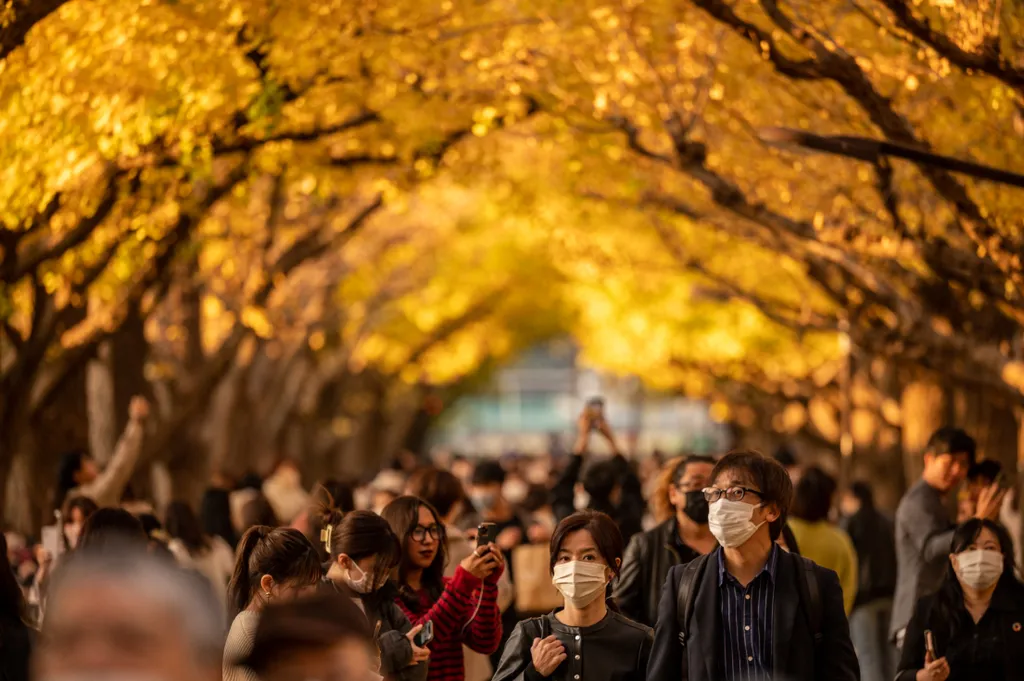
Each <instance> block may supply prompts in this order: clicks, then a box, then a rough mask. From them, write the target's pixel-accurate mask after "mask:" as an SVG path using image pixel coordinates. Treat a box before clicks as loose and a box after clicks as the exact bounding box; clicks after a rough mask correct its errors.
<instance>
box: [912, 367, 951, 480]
mask: <svg viewBox="0 0 1024 681" xmlns="http://www.w3.org/2000/svg"><path fill="white" fill-rule="evenodd" d="M900 411H901V412H902V418H903V433H902V437H903V470H904V475H905V478H906V480H907V481H908V482H909V481H912V480H917V479H918V478H919V477H921V471H922V470H923V469H924V462H923V459H922V455H923V454H924V448H925V446H926V445H927V444H928V438H930V437H931V436H932V433H934V432H935V431H936V430H938V429H939V428H941V427H942V426H944V425H946V424H947V423H949V415H950V411H951V400H950V399H949V396H948V393H947V391H946V389H945V387H944V386H943V385H942V384H941V383H940V382H939V380H938V379H937V378H936V377H934V376H924V375H922V376H919V377H917V378H916V379H915V380H912V381H911V382H910V383H908V384H907V385H906V386H904V388H903V391H902V394H901V396H900Z"/></svg>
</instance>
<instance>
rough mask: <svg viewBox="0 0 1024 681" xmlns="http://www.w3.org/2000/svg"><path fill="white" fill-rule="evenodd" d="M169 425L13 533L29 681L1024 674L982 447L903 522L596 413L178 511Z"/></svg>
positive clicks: (1000, 488)
mask: <svg viewBox="0 0 1024 681" xmlns="http://www.w3.org/2000/svg"><path fill="white" fill-rule="evenodd" d="M147 414H148V407H147V405H146V403H145V402H144V401H143V400H136V401H133V403H132V406H131V419H130V423H129V426H128V428H127V429H126V431H125V433H124V435H123V436H122V438H121V441H120V442H119V444H118V447H117V450H116V452H115V454H114V457H113V458H112V460H111V461H110V463H109V464H108V465H107V466H106V467H105V468H104V469H103V470H102V471H101V470H100V469H99V467H98V466H97V465H96V463H95V462H94V461H93V460H92V458H91V457H90V456H89V455H88V454H87V453H86V452H73V453H69V454H68V455H66V456H65V457H64V460H63V461H62V462H61V466H60V471H59V477H58V481H57V485H56V489H55V497H56V500H57V505H58V509H59V512H58V514H57V515H56V518H57V522H56V523H55V524H53V525H51V526H48V527H45V528H43V530H42V532H41V535H40V537H38V538H29V537H24V536H21V535H18V534H17V533H13V532H7V533H6V534H5V535H4V539H3V543H4V546H3V549H4V550H3V551H2V554H3V555H4V559H5V560H6V561H7V566H6V569H4V570H3V571H2V573H3V574H2V584H0V590H2V591H3V612H2V613H0V615H2V622H0V655H2V668H0V674H2V678H3V679H4V681H22V680H24V679H29V678H34V679H40V680H43V681H100V680H102V679H116V680H123V681H128V680H129V679H141V678H145V679H152V680H153V681H179V680H180V681H185V680H186V679H188V680H189V681H193V680H199V679H206V680H209V681H212V680H213V679H215V678H221V679H223V681H278V680H280V681H284V680H285V679H288V680H293V679H321V680H323V681H327V680H341V679H352V680H354V681H364V680H365V681H371V680H377V679H398V680H402V681H424V680H425V679H426V680H429V681H462V680H463V679H465V680H466V681H485V680H486V679H492V678H493V679H500V680H501V681H512V680H515V681H527V680H529V681H537V680H538V679H544V678H553V679H559V680H562V679H565V680H572V681H579V680H580V679H587V680H588V681H590V680H592V681H604V680H606V679H607V680H611V679H647V678H650V679H659V680H660V679H665V680H666V681H667V680H668V679H676V678H679V677H680V675H681V676H682V678H684V679H699V678H700V679H708V680H709V681H710V680H711V679H726V680H727V681H732V680H733V679H737V680H738V679H772V678H786V679H794V680H797V679H807V680H812V679H815V680H817V679H820V680H821V681H825V679H828V680H829V681H832V680H833V679H849V680H852V679H857V678H864V679H865V680H866V681H880V680H882V679H892V678H894V677H897V678H899V679H904V680H909V679H915V680H916V681H945V680H946V679H949V678H952V679H954V681H956V680H958V679H967V678H984V679H1024V633H1022V632H1021V624H1022V622H1024V587H1022V586H1021V583H1020V582H1019V581H1018V578H1019V573H1018V572H1017V568H1018V566H1019V565H1020V564H1021V556H1020V544H1019V539H1020V514H1019V511H1017V510H1015V505H1016V502H1015V501H1014V500H1013V499H1011V498H1010V496H1009V495H1008V494H1007V488H1008V486H1007V485H1006V483H1005V479H1004V476H1003V475H1002V471H1001V470H1000V468H999V466H998V464H997V463H995V462H992V461H976V460H975V459H976V456H975V446H974V442H973V440H971V438H970V437H969V436H968V435H967V434H966V433H965V432H963V431H960V430H956V429H943V430H940V431H939V432H937V433H936V434H935V436H934V437H933V438H932V440H931V441H930V442H929V445H928V448H927V451H926V452H925V455H924V464H925V465H924V473H923V474H922V477H921V479H920V480H919V481H917V482H916V483H915V484H914V485H912V486H911V488H910V489H909V490H908V491H907V493H906V495H905V496H904V498H903V499H902V501H901V503H900V505H899V509H898V511H897V512H896V514H895V517H894V518H891V517H890V516H888V515H886V514H885V513H883V512H882V511H881V510H879V509H878V508H877V507H876V505H875V503H874V498H873V494H872V489H871V486H870V485H869V484H868V483H866V482H863V481H852V482H851V483H850V484H848V485H846V486H845V487H844V488H843V489H842V490H840V489H839V486H838V485H837V482H836V480H835V479H834V478H833V477H832V476H830V475H829V474H828V473H827V472H825V471H824V470H822V469H821V468H818V467H815V466H806V465H802V463H801V462H800V461H799V460H798V459H797V458H796V457H795V456H794V455H793V454H792V453H791V452H789V451H788V450H785V449H783V450H780V451H778V452H776V453H775V455H774V456H773V457H767V456H763V455H761V454H758V453H756V452H734V453H730V454H728V455H725V456H723V457H709V456H696V455H692V456H685V457H678V458H674V459H670V460H667V461H666V460H664V457H662V456H660V455H654V456H650V457H646V458H645V459H643V460H642V461H636V460H631V459H629V458H627V457H626V456H624V455H623V454H622V453H621V452H620V450H619V449H618V445H617V441H616V437H615V434H614V433H613V432H612V430H611V429H610V427H609V426H608V423H607V422H606V421H605V420H604V418H603V417H602V415H601V414H600V413H599V412H598V413H595V412H594V411H593V410H591V409H589V408H588V409H585V410H584V412H583V414H581V416H580V419H579V421H578V423H577V439H576V442H575V443H574V446H573V449H572V452H571V453H567V454H565V455H562V456H560V457H559V456H539V457H528V456H507V457H502V458H501V459H498V460H490V459H480V460H475V459H470V458H466V457H462V456H455V455H446V456H441V457H438V458H437V459H436V460H433V461H430V462H426V461H421V460H418V459H417V458H416V457H413V456H403V457H401V459H400V460H399V461H397V462H395V463H394V464H393V465H390V466H388V467H387V468H386V469H384V470H382V471H379V472H378V473H377V474H376V475H375V476H374V477H373V478H372V479H368V480H365V481H357V482H349V481H343V480H323V481H319V482H317V483H316V484H307V481H304V480H303V479H302V476H301V474H300V470H299V467H298V466H297V465H296V464H295V463H294V462H291V461H281V462H279V463H278V464H277V465H276V466H275V468H274V470H273V471H272V472H271V473H270V475H268V476H267V477H265V478H259V477H257V476H255V475H249V476H247V477H245V478H243V479H241V480H238V481H231V480H228V479H227V478H226V477H224V476H215V478H214V480H213V481H212V484H211V485H210V487H209V489H207V490H206V492H205V494H204V495H203V497H202V499H201V502H200V503H199V504H198V506H196V507H193V506H192V505H190V504H189V503H186V502H184V501H173V502H171V503H169V504H167V505H166V507H164V508H160V509H155V508H154V507H153V505H152V504H151V503H146V502H145V501H139V500H131V501H127V500H126V492H127V487H128V481H129V480H130V478H131V476H132V473H133V470H134V467H135V463H136V461H137V460H138V450H139V448H140V447H141V440H142V433H143V430H144V425H145V421H146V418H147ZM594 439H600V440H602V441H604V443H605V446H604V448H605V449H606V450H607V451H608V452H609V453H608V454H606V455H601V456H598V455H594V454H592V453H591V452H592V451H593V447H592V444H593V440H594Z"/></svg>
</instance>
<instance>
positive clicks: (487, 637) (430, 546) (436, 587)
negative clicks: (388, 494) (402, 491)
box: [381, 496, 505, 681]
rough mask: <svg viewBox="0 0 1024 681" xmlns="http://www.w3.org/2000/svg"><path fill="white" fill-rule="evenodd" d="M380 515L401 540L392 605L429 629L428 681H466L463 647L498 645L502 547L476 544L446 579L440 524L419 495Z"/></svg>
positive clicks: (405, 498) (402, 499) (396, 502)
mask: <svg viewBox="0 0 1024 681" xmlns="http://www.w3.org/2000/svg"><path fill="white" fill-rule="evenodd" d="M381 516H382V517H383V518H384V519H385V520H386V521H388V524H389V525H390V526H391V530H392V531H393V532H394V533H395V535H396V536H398V538H399V541H400V542H401V559H400V560H399V562H398V568H397V573H395V572H393V574H394V577H393V582H394V586H396V587H397V589H398V596H397V598H396V599H395V602H396V603H397V604H398V607H400V608H401V609H402V611H403V612H404V613H405V615H406V617H408V618H409V621H410V622H411V623H412V624H413V626H417V625H421V624H422V625H424V627H425V629H432V633H433V640H431V641H429V643H427V645H428V646H429V648H430V669H429V671H428V673H427V679H428V681H464V679H465V665H464V660H463V653H462V645H463V644H465V645H466V646H467V647H469V649H470V650H473V651H474V652H478V653H482V654H484V655H490V654H491V653H493V652H494V651H495V650H497V648H498V644H499V643H500V641H501V615H500V612H499V610H498V587H497V583H498V578H499V577H500V576H501V574H502V572H503V571H504V569H505V559H504V557H503V556H502V553H501V549H499V548H498V547H497V546H496V545H495V544H494V543H493V542H491V543H487V544H485V545H483V546H478V547H477V548H476V550H475V551H474V552H473V553H471V554H469V555H468V556H466V558H465V559H463V561H462V562H461V563H460V564H459V567H458V568H457V569H456V570H455V575H454V576H453V577H452V578H451V579H447V578H445V577H444V566H445V560H446V555H447V541H446V537H445V531H444V525H443V524H442V523H441V518H440V516H439V515H438V513H437V511H435V510H434V508H433V507H432V506H431V505H430V504H428V503H427V502H426V501H423V500H422V499H419V498H417V497H410V496H403V497H398V498H397V499H395V500H394V501H392V502H391V503H390V504H388V505H387V506H386V507H384V510H383V511H382V512H381ZM428 622H429V624H428Z"/></svg>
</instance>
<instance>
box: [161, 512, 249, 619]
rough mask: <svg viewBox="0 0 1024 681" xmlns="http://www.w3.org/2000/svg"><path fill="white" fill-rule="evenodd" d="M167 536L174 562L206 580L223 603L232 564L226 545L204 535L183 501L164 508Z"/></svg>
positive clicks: (231, 555)
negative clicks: (168, 536)
mask: <svg viewBox="0 0 1024 681" xmlns="http://www.w3.org/2000/svg"><path fill="white" fill-rule="evenodd" d="M167 534H169V535H170V536H171V541H170V542H168V544H167V548H169V549H170V550H171V553H173V554H174V557H175V558H176V559H177V561H178V562H179V563H180V564H182V565H184V566H185V567H190V568H194V569H195V570H196V571H197V572H199V573H200V574H201V575H203V576H204V577H206V579H207V580H209V582H210V585H211V586H212V587H213V589H214V591H216V592H217V595H218V597H219V598H220V599H221V601H222V602H223V603H225V604H226V602H227V585H228V580H230V579H231V573H232V572H233V571H234V565H235V556H234V553H233V552H232V551H231V547H230V546H228V544H227V542H225V541H224V540H223V539H221V538H220V537H216V536H209V535H207V534H205V533H204V532H203V528H202V526H201V525H200V524H199V518H198V517H197V516H196V514H195V512H193V511H192V507H191V506H189V505H188V504H186V503H185V502H183V501H172V502H171V503H170V504H168V506H167Z"/></svg>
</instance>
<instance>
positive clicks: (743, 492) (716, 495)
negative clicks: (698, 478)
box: [704, 485, 764, 504]
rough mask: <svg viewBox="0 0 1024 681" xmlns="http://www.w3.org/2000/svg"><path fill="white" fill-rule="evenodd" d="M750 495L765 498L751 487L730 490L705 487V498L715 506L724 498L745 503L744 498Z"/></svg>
mask: <svg viewBox="0 0 1024 681" xmlns="http://www.w3.org/2000/svg"><path fill="white" fill-rule="evenodd" d="M748 494H756V495H757V496H758V497H760V498H762V499H763V498H764V496H763V495H762V494H761V492H759V491H758V490H756V489H752V488H750V487H741V486H739V485H737V486H736V487H730V488H729V489H718V488H717V487H705V488H704V498H705V499H707V500H708V503H709V504H713V503H715V502H716V501H718V500H719V499H721V498H722V497H725V498H726V500H728V501H743V497H745V496H747V495H748Z"/></svg>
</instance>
